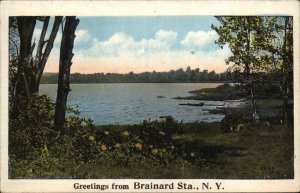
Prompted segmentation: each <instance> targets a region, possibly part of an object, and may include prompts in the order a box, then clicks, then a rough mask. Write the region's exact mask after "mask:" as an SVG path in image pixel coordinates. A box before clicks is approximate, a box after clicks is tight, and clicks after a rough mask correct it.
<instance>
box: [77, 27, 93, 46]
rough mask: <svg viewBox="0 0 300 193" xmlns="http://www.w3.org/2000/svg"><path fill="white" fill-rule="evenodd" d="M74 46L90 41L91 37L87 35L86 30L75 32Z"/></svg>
mask: <svg viewBox="0 0 300 193" xmlns="http://www.w3.org/2000/svg"><path fill="white" fill-rule="evenodd" d="M75 35H76V38H75V44H78V43H87V42H89V41H90V39H91V35H90V34H89V32H88V30H83V29H79V30H76V32H75Z"/></svg>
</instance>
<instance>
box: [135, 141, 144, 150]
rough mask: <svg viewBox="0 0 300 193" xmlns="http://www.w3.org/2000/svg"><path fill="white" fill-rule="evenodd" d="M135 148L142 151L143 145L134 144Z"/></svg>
mask: <svg viewBox="0 0 300 193" xmlns="http://www.w3.org/2000/svg"><path fill="white" fill-rule="evenodd" d="M135 147H136V148H137V149H138V150H142V147H143V145H142V144H140V143H136V144H135Z"/></svg>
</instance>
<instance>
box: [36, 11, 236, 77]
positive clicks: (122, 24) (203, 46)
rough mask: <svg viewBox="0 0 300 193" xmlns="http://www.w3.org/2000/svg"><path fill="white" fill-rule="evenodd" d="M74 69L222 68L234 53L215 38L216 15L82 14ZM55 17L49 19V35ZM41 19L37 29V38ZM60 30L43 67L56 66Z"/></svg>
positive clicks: (72, 69) (99, 70) (75, 44)
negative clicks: (93, 15) (86, 15)
mask: <svg viewBox="0 0 300 193" xmlns="http://www.w3.org/2000/svg"><path fill="white" fill-rule="evenodd" d="M78 18H79V19H80V22H79V25H78V26H77V29H76V33H75V34H76V38H75V42H74V49H73V52H74V54H75V55H74V57H73V60H72V61H73V65H72V67H71V72H72V73H75V72H79V73H98V72H104V73H128V72H135V73H139V72H145V71H149V72H152V71H154V70H155V71H157V72H159V71H169V70H171V69H178V68H184V69H185V68H186V67H187V66H190V67H191V68H192V69H195V68H200V70H205V69H207V70H209V71H211V70H215V71H216V72H224V71H225V69H226V65H225V58H227V57H228V56H229V55H230V50H229V48H228V47H227V46H225V47H224V48H223V49H221V48H219V47H218V45H216V44H215V43H214V41H215V40H217V38H218V35H217V33H216V32H215V31H213V30H212V29H211V25H212V24H214V25H218V21H217V20H216V19H215V18H214V17H213V16H98V17H78ZM52 23H53V18H52V20H50V24H49V29H48V32H47V35H49V33H50V30H51V27H52ZM41 29H42V22H38V23H37V26H36V28H35V31H34V38H33V39H35V41H36V42H37V41H38V37H39V35H40V33H41ZM61 36H62V33H61V29H60V30H59V32H58V34H57V37H56V40H55V43H54V47H53V49H52V52H51V54H50V57H49V59H48V63H47V65H46V68H45V72H58V64H59V47H60V40H61Z"/></svg>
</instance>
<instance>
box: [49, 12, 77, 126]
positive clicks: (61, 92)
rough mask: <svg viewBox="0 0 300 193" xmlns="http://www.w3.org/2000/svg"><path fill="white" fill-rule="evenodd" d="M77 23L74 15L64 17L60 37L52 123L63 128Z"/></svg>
mask: <svg viewBox="0 0 300 193" xmlns="http://www.w3.org/2000/svg"><path fill="white" fill-rule="evenodd" d="M78 23H79V19H76V17H75V16H68V17H66V21H65V25H64V29H63V35H62V39H61V47H60V59H59V76H58V89H57V97H56V106H55V116H54V124H55V126H56V127H57V128H60V129H61V130H63V125H64V123H65V116H66V104H67V98H68V93H69V91H70V90H71V89H70V82H69V76H70V70H71V66H72V58H73V55H74V54H73V53H72V51H73V45H74V39H75V37H76V36H75V30H76V27H77V25H78Z"/></svg>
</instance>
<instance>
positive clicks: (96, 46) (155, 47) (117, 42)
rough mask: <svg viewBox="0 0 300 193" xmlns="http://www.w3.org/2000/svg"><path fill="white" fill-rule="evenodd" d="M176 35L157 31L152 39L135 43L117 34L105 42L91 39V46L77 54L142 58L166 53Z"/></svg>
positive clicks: (128, 36)
mask: <svg viewBox="0 0 300 193" xmlns="http://www.w3.org/2000/svg"><path fill="white" fill-rule="evenodd" d="M176 37H177V33H176V32H173V31H166V30H159V31H158V32H156V34H155V37H154V39H142V40H140V41H136V40H135V39H134V38H133V37H132V36H130V35H128V34H126V33H123V32H118V33H115V34H114V35H113V36H112V37H110V38H109V39H108V40H106V41H99V40H98V39H93V41H92V45H91V47H90V48H89V49H87V50H80V51H79V53H81V54H84V55H92V56H124V55H129V56H136V57H144V56H147V55H149V54H153V53H159V52H162V51H168V50H170V49H171V47H172V46H173V45H174V43H175V41H176Z"/></svg>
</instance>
